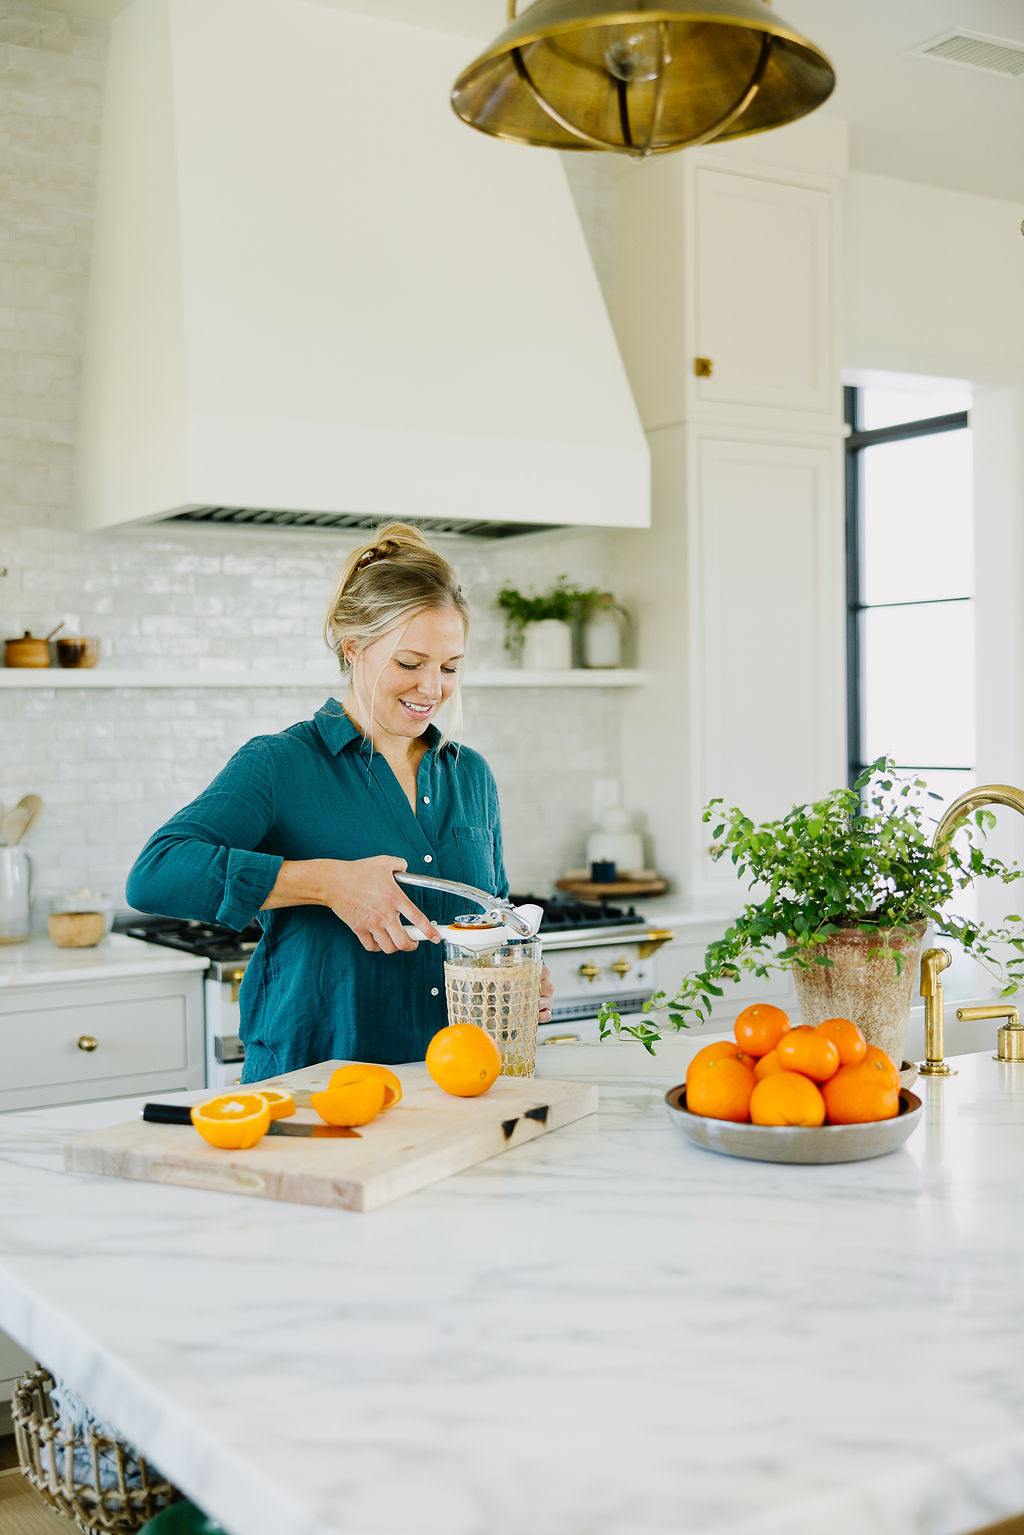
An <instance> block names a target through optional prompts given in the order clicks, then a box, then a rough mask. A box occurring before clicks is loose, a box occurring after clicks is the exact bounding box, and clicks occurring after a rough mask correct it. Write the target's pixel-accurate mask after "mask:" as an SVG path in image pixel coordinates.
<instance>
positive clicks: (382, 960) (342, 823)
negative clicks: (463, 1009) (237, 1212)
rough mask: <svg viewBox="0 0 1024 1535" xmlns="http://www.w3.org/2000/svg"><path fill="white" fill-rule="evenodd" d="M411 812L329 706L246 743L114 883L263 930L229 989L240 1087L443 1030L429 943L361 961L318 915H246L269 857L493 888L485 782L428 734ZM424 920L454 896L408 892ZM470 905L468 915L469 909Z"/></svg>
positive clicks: (142, 897) (403, 1056) (453, 912)
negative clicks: (240, 1061)
mask: <svg viewBox="0 0 1024 1535" xmlns="http://www.w3.org/2000/svg"><path fill="white" fill-rule="evenodd" d="M425 739H426V740H427V742H428V749H427V751H426V753H425V755H424V757H423V759H422V761H421V763H420V766H419V772H418V776H417V780H416V813H415V814H414V813H413V810H412V807H411V805H410V803H409V800H408V799H407V797H406V795H405V792H404V790H403V789H402V787H401V785H400V784H399V782H398V780H397V779H396V777H395V775H394V773H393V772H392V771H391V768H390V767H389V766H388V764H387V762H386V761H385V760H384V758H383V757H382V756H381V755H380V754H379V752H372V751H371V748H370V744H369V742H368V741H367V740H366V739H365V737H364V736H363V735H362V734H361V733H360V731H359V730H358V729H357V728H356V726H355V725H353V723H352V721H351V720H350V719H349V717H348V715H347V714H346V713H345V711H344V710H343V709H342V707H341V705H340V704H339V703H338V702H337V701H336V700H335V699H333V698H331V699H328V701H327V703H326V704H325V705H324V707H323V708H322V709H320V710H318V711H317V713H316V715H315V717H314V718H313V719H311V720H303V721H301V722H300V723H299V724H297V725H291V726H289V727H288V729H287V730H283V731H281V732H280V734H279V735H268V736H256V737H254V739H253V740H251V741H248V742H247V743H246V744H245V745H244V746H243V747H241V748H240V750H239V751H237V752H236V753H235V755H234V756H233V757H232V758H231V760H230V762H229V763H228V764H227V766H226V767H225V768H223V770H222V771H221V772H220V773H219V774H218V775H217V777H216V778H215V779H214V780H213V782H212V783H211V784H210V786H209V788H207V789H204V790H203V792H202V793H201V794H200V795H199V796H198V798H197V799H194V800H193V801H192V803H191V804H190V805H186V806H185V808H184V810H180V811H179V812H178V813H177V815H175V816H172V818H171V819H170V820H169V821H168V822H167V823H166V825H164V826H162V827H161V828H160V830H159V831H157V832H155V833H154V835H153V836H152V837H151V838H150V839H149V841H148V842H147V843H146V846H145V847H144V848H143V850H142V852H141V853H140V855H139V857H138V859H137V860H136V863H135V865H134V867H133V869H132V871H131V874H130V875H129V878H128V886H127V897H128V900H129V902H130V903H131V905H132V906H134V907H135V908H136V909H137V910H139V911H146V912H154V913H158V914H159V915H161V916H167V917H191V918H195V919H197V920H199V921H204V922H221V923H224V924H226V925H227V926H228V927H233V928H242V927H244V926H245V925H246V924H247V923H248V922H250V921H251V920H252V919H253V918H254V917H255V918H256V919H257V920H258V921H259V923H260V925H261V926H262V928H263V937H262V939H261V940H260V942H259V944H258V945H257V947H256V950H255V952H254V954H253V956H252V958H251V959H250V961H249V964H248V966H247V967H246V971H245V977H244V979H243V981H242V986H241V991H240V996H239V1000H240V1004H241V1035H242V1040H243V1043H244V1045H245V1071H244V1073H243V1077H242V1080H243V1081H245V1082H256V1081H261V1080H263V1079H264V1078H266V1077H271V1076H276V1075H277V1074H278V1073H279V1072H283V1071H294V1070H297V1069H298V1068H299V1067H302V1066H308V1065H312V1064H314V1063H315V1062H317V1061H326V1060H334V1059H341V1060H363V1061H379V1062H391V1063H394V1062H398V1061H412V1060H422V1059H423V1057H424V1054H425V1053H426V1048H427V1045H428V1043H429V1042H430V1040H431V1038H432V1037H433V1035H434V1034H436V1033H437V1031H438V1029H441V1028H443V1027H444V1026H445V1024H446V1023H447V1021H448V1020H447V1015H446V1009H445V995H444V969H443V964H444V946H443V944H432V943H420V944H418V945H417V947H416V950H415V952H414V953H399V954H370V953H367V951H366V950H365V949H364V948H363V947H362V945H361V944H360V942H359V940H358V938H356V936H355V934H354V933H353V932H352V930H351V928H349V927H347V926H346V925H345V923H343V922H342V921H340V919H339V918H338V917H336V916H335V915H334V913H333V912H332V911H330V910H329V909H328V908H327V907H322V906H292V907H283V908H278V909H275V910H273V911H260V907H261V906H262V905H263V902H264V901H265V900H266V898H267V896H268V895H269V894H270V891H271V889H272V888H273V885H274V881H275V880H276V879H277V873H278V870H279V868H280V867H281V863H282V862H283V860H284V859H286V858H287V859H307V858H343V859H356V858H373V857H376V856H377V855H379V854H391V855H392V856H394V857H396V858H404V859H405V860H406V865H407V867H408V868H409V870H410V872H413V873H422V874H436V875H440V876H441V878H442V879H455V880H462V881H463V882H464V883H466V884H470V885H475V886H477V887H478V888H479V889H481V890H485V891H487V892H488V893H493V894H495V895H501V896H505V895H507V894H508V880H507V879H506V876H505V866H504V859H503V855H502V846H501V826H500V821H499V812H498V793H497V789H496V787H495V783H494V776H493V774H492V773H491V770H490V768H489V767H488V766H487V763H486V762H485V761H484V759H483V758H482V757H481V756H480V754H479V753H478V752H475V751H472V750H471V749H470V748H469V747H466V746H460V747H456V746H454V745H447V746H441V745H440V735H439V733H438V731H437V730H436V729H435V727H434V726H433V725H430V726H428V727H427V731H426V736H425ZM407 893H408V895H409V897H410V899H411V900H412V901H414V902H415V904H416V905H418V906H419V907H420V909H421V910H423V911H425V912H426V914H427V915H428V916H429V917H431V918H432V919H433V920H434V921H435V922H450V921H451V920H452V918H453V917H456V916H458V915H459V914H460V913H462V912H464V911H465V910H466V906H467V903H466V901H465V900H464V899H462V898H461V897H453V896H448V895H442V894H441V893H440V892H438V891H431V890H420V889H417V888H411V887H407ZM471 909H472V908H471Z"/></svg>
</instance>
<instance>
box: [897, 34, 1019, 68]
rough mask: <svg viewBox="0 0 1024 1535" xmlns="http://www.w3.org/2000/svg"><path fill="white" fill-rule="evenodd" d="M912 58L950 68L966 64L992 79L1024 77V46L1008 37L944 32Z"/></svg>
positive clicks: (917, 51)
mask: <svg viewBox="0 0 1024 1535" xmlns="http://www.w3.org/2000/svg"><path fill="white" fill-rule="evenodd" d="M910 54H911V57H913V58H922V59H939V60H941V61H942V62H944V63H946V64H963V65H964V67H965V68H967V69H982V70H984V71H985V73H986V74H990V75H1010V76H1012V77H1013V78H1014V79H1019V78H1020V76H1021V75H1024V43H1015V42H1012V41H1011V40H1010V39H1009V38H1005V37H986V36H985V35H984V34H983V33H981V32H965V31H963V30H962V29H960V28H958V29H957V30H956V31H953V32H943V33H942V35H941V36H940V37H933V38H932V39H931V41H930V42H927V43H921V44H920V45H919V46H918V47H917V48H911V49H910Z"/></svg>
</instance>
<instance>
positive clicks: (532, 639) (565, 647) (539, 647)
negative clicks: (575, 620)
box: [521, 618, 572, 672]
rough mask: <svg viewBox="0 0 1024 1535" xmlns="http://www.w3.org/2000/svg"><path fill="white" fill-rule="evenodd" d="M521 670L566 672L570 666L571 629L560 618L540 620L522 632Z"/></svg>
mask: <svg viewBox="0 0 1024 1535" xmlns="http://www.w3.org/2000/svg"><path fill="white" fill-rule="evenodd" d="M521 660H522V664H523V668H524V670H526V671H530V672H560V671H568V670H569V668H570V667H571V666H572V629H571V628H570V626H569V625H568V624H565V623H563V622H562V620H561V619H560V618H542V619H540V620H539V622H537V623H535V624H527V625H526V628H525V629H524V631H523V649H522V656H521Z"/></svg>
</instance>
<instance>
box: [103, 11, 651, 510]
mask: <svg viewBox="0 0 1024 1535" xmlns="http://www.w3.org/2000/svg"><path fill="white" fill-rule="evenodd" d="M424 3H426V0H424ZM478 46H479V45H478V44H477V43H475V42H473V41H472V40H467V39H463V38H458V37H453V36H451V35H450V34H445V33H439V32H434V31H430V30H427V29H425V28H418V27H413V26H407V25H402V24H400V23H397V22H394V21H381V20H377V19H374V18H372V17H368V16H365V15H362V14H353V13H351V12H348V11H345V10H339V9H337V8H335V7H333V6H331V5H324V4H317V3H314V0H133V3H132V4H130V5H129V6H128V7H127V8H126V9H125V10H124V11H122V12H121V13H120V14H119V15H118V16H117V18H116V19H115V22H114V25H113V29H112V35H111V49H110V59H109V66H108V76H107V83H106V93H105V116H104V124H103V146H102V157H101V168H100V187H99V196H98V203H97V218H96V231H95V244H94V257H93V269H92V281H91V291H90V303H89V314H88V322H87V332H86V342H85V357H84V372H83V387H82V411H81V420H80V429H79V461H78V490H79V495H78V500H79V505H80V508H81V518H82V525H83V526H84V527H86V528H104V527H112V526H118V525H126V524H137V523H145V522H153V521H162V520H165V519H167V518H169V517H172V516H175V515H180V514H182V513H195V512H197V511H200V512H203V513H204V514H206V513H209V512H211V511H212V515H215V516H224V515H233V513H234V510H235V509H242V512H243V514H244V515H246V516H251V515H256V516H257V517H259V516H264V517H269V516H271V515H272V514H284V515H285V518H286V519H287V518H290V519H293V520H302V519H303V518H304V517H305V518H307V519H308V518H314V517H315V518H316V520H317V521H318V522H319V521H320V520H321V519H323V523H324V525H338V526H345V525H351V523H352V522H354V521H355V520H356V519H361V518H366V517H370V518H376V517H378V516H389V517H390V516H406V517H414V518H422V519H438V520H440V521H442V522H447V521H451V522H452V523H453V524H454V525H456V526H466V527H470V526H472V525H474V524H480V523H486V524H492V525H494V526H496V527H498V526H500V525H512V524H519V525H528V526H531V527H532V526H537V525H544V524H572V523H584V524H588V525H591V526H605V527H641V526H646V525H647V523H648V522H649V466H648V453H647V446H646V441H645V439H644V435H643V431H642V428H641V426H640V422H639V419H638V417H637V413H636V409H635V406H634V404H633V399H632V395H631V393H630V389H629V385H628V382H627V379H626V374H625V371H624V369H623V366H622V363H621V360H620V357H619V352H618V348H617V346H616V342H615V338H614V335H613V332H612V328H611V324H610V321H609V319H608V315H607V311H606V309H605V306H604V303H603V301H602V297H601V292H600V288H599V286H598V283H597V280H596V277H595V274H594V270H593V267H592V265H591V261H590V257H589V253H588V250H587V246H586V242H585V239H584V236H583V233H582V230H581V228H580V225H579V221H578V218H577V215H576V210H575V206H574V203H573V201H572V196H571V193H570V191H569V188H568V184H567V182H566V179H565V173H564V170H563V167H562V164H561V162H560V160H559V158H558V156H557V155H555V154H549V153H547V152H545V151H541V150H534V149H526V148H523V147H521V146H518V145H510V144H505V143H502V142H499V141H496V140H493V139H490V138H485V137H483V136H482V135H479V134H476V133H473V132H472V131H471V130H469V129H467V128H466V127H465V126H464V125H463V124H461V123H460V122H458V121H457V119H456V118H455V116H454V114H453V113H452V111H451V108H450V106H449V104H448V94H449V91H450V88H451V83H452V81H453V80H454V79H455V76H456V74H457V73H458V71H459V69H460V68H461V67H462V65H463V64H464V63H465V62H466V59H467V58H468V57H470V56H472V54H473V52H474V51H475V50H476V49H477V48H478Z"/></svg>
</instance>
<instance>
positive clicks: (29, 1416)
mask: <svg viewBox="0 0 1024 1535" xmlns="http://www.w3.org/2000/svg"><path fill="white" fill-rule="evenodd" d="M53 1384H54V1380H53V1376H52V1375H50V1374H49V1372H48V1371H46V1370H43V1369H37V1370H33V1371H31V1372H30V1373H29V1374H28V1375H23V1376H22V1378H21V1380H19V1381H18V1382H17V1384H16V1385H15V1387H14V1394H13V1397H12V1399H11V1414H12V1417H13V1419H14V1436H15V1440H16V1442H17V1446H18V1460H19V1461H20V1463H21V1469H22V1472H23V1474H24V1475H25V1477H26V1478H27V1480H28V1481H29V1482H30V1483H31V1485H32V1486H33V1487H34V1488H35V1489H36V1491H37V1492H38V1493H40V1494H41V1495H42V1496H43V1497H44V1498H45V1499H46V1502H47V1503H49V1505H50V1507H51V1508H55V1509H56V1510H57V1512H58V1513H61V1514H64V1515H66V1517H67V1518H68V1519H73V1520H74V1522H75V1524H77V1526H78V1528H79V1529H80V1530H83V1531H84V1532H85V1535H97V1532H100V1531H101V1532H104V1535H135V1531H136V1530H139V1529H141V1528H142V1526H143V1525H144V1524H145V1523H146V1521H147V1520H149V1519H151V1518H152V1517H153V1515H154V1514H156V1513H157V1512H159V1510H160V1509H161V1508H164V1507H166V1505H167V1504H168V1503H172V1502H175V1501H176V1500H177V1499H178V1498H180V1497H181V1493H180V1492H179V1491H178V1489H177V1488H176V1487H172V1485H171V1483H170V1482H168V1481H165V1480H164V1479H163V1477H161V1476H158V1475H156V1474H155V1473H154V1471H153V1470H152V1469H151V1468H150V1467H149V1466H147V1464H146V1462H145V1461H144V1460H142V1459H141V1458H140V1457H138V1456H136V1455H135V1453H134V1451H132V1450H130V1449H128V1447H127V1446H126V1445H123V1444H121V1443H120V1442H119V1441H118V1440H116V1439H109V1438H107V1437H106V1436H104V1435H101V1434H97V1433H96V1432H95V1431H94V1430H93V1429H91V1428H85V1429H84V1430H82V1431H80V1432H75V1431H69V1430H65V1429H61V1428H59V1427H58V1424H57V1421H56V1415H55V1412H54V1407H53V1403H52V1401H51V1400H50V1390H51V1388H52V1386H53ZM76 1450H77V1451H78V1452H79V1460H80V1459H81V1452H82V1451H83V1450H84V1451H85V1452H86V1454H87V1456H88V1460H89V1464H90V1466H91V1468H92V1474H91V1480H90V1481H85V1482H83V1481H81V1480H76V1471H75V1451H76ZM100 1456H103V1458H104V1466H105V1468H107V1479H109V1468H110V1467H111V1465H112V1466H113V1469H114V1472H115V1478H116V1480H115V1485H113V1486H110V1487H103V1486H101V1481H100ZM129 1476H132V1482H129V1481H128V1477H129ZM136 1477H138V1480H135V1478H136Z"/></svg>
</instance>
